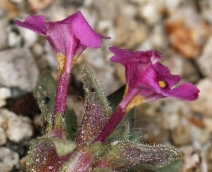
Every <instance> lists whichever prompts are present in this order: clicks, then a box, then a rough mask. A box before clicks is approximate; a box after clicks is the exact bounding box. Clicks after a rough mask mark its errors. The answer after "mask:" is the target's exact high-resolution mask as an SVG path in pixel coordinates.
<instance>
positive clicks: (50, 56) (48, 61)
mask: <svg viewBox="0 0 212 172" xmlns="http://www.w3.org/2000/svg"><path fill="white" fill-rule="evenodd" d="M44 50H45V52H46V55H45V58H44V57H43V56H41V57H40V61H41V62H42V63H41V64H42V65H43V64H45V66H46V65H49V66H50V67H51V69H53V70H57V67H58V63H57V60H56V56H55V54H54V52H53V51H52V49H51V46H50V45H49V43H48V42H47V41H46V42H45V45H44Z"/></svg>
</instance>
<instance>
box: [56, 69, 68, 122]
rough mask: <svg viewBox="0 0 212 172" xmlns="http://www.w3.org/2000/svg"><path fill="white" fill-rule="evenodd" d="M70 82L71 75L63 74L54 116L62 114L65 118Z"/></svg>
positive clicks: (59, 81)
mask: <svg viewBox="0 0 212 172" xmlns="http://www.w3.org/2000/svg"><path fill="white" fill-rule="evenodd" d="M69 80H70V73H63V74H62V75H61V77H60V78H59V80H58V83H57V90H56V96H55V106H54V116H56V115H57V114H58V113H59V112H60V113H61V114H62V116H63V117H64V114H65V109H66V102H67V97H68V85H69ZM54 119H55V118H54Z"/></svg>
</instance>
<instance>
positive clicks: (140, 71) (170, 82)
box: [96, 47, 199, 142]
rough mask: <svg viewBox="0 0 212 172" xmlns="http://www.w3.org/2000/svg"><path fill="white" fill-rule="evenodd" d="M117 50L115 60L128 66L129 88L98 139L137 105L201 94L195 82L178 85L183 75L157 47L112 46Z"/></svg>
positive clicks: (191, 98)
mask: <svg viewBox="0 0 212 172" xmlns="http://www.w3.org/2000/svg"><path fill="white" fill-rule="evenodd" d="M110 50H111V51H112V52H113V53H114V56H113V57H111V61H112V62H116V63H121V64H122V65H124V66H125V75H126V89H125V94H124V98H123V100H122V101H121V102H120V104H119V105H118V107H117V108H116V110H115V111H114V113H113V114H112V116H111V118H110V119H109V121H108V123H107V124H106V126H105V127H104V128H103V130H102V131H101V133H100V134H99V136H98V137H97V139H96V141H101V142H104V141H105V139H106V138H107V137H108V136H109V134H110V133H111V132H112V131H113V130H114V129H115V128H116V126H117V125H118V124H119V123H120V121H121V120H122V118H123V117H124V115H125V114H126V113H127V112H128V111H129V110H130V109H132V108H133V107H135V106H137V105H139V104H141V103H143V102H148V101H152V100H157V99H160V98H164V97H173V98H177V99H181V100H187V101H192V100H195V99H197V98H198V93H199V90H198V88H197V87H196V86H194V85H193V84H191V83H187V82H185V83H183V84H182V85H180V86H178V87H176V88H175V87H174V86H175V85H176V84H177V83H178V82H179V81H180V80H181V76H179V75H171V74H170V71H169V69H168V68H167V67H165V66H163V65H162V64H161V63H159V62H158V60H160V59H161V58H162V55H161V54H160V53H159V52H157V51H154V50H151V51H137V52H130V51H128V50H125V49H118V48H116V47H110Z"/></svg>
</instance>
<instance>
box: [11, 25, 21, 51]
mask: <svg viewBox="0 0 212 172" xmlns="http://www.w3.org/2000/svg"><path fill="white" fill-rule="evenodd" d="M21 41H22V37H21V35H20V32H19V30H18V29H17V28H16V27H13V28H11V30H10V31H9V34H8V46H9V47H19V46H20V45H21Z"/></svg>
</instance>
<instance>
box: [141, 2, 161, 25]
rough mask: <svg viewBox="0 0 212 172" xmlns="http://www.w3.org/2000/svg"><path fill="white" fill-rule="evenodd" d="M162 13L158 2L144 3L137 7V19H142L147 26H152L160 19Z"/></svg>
mask: <svg viewBox="0 0 212 172" xmlns="http://www.w3.org/2000/svg"><path fill="white" fill-rule="evenodd" d="M162 11H163V8H162V4H161V3H160V1H152V0H149V1H145V2H144V3H143V4H140V6H139V7H138V15H139V17H141V18H143V19H144V20H145V21H146V22H147V23H148V24H149V25H154V24H156V23H158V22H159V21H160V20H161V19H162ZM153 16H154V17H153Z"/></svg>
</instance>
